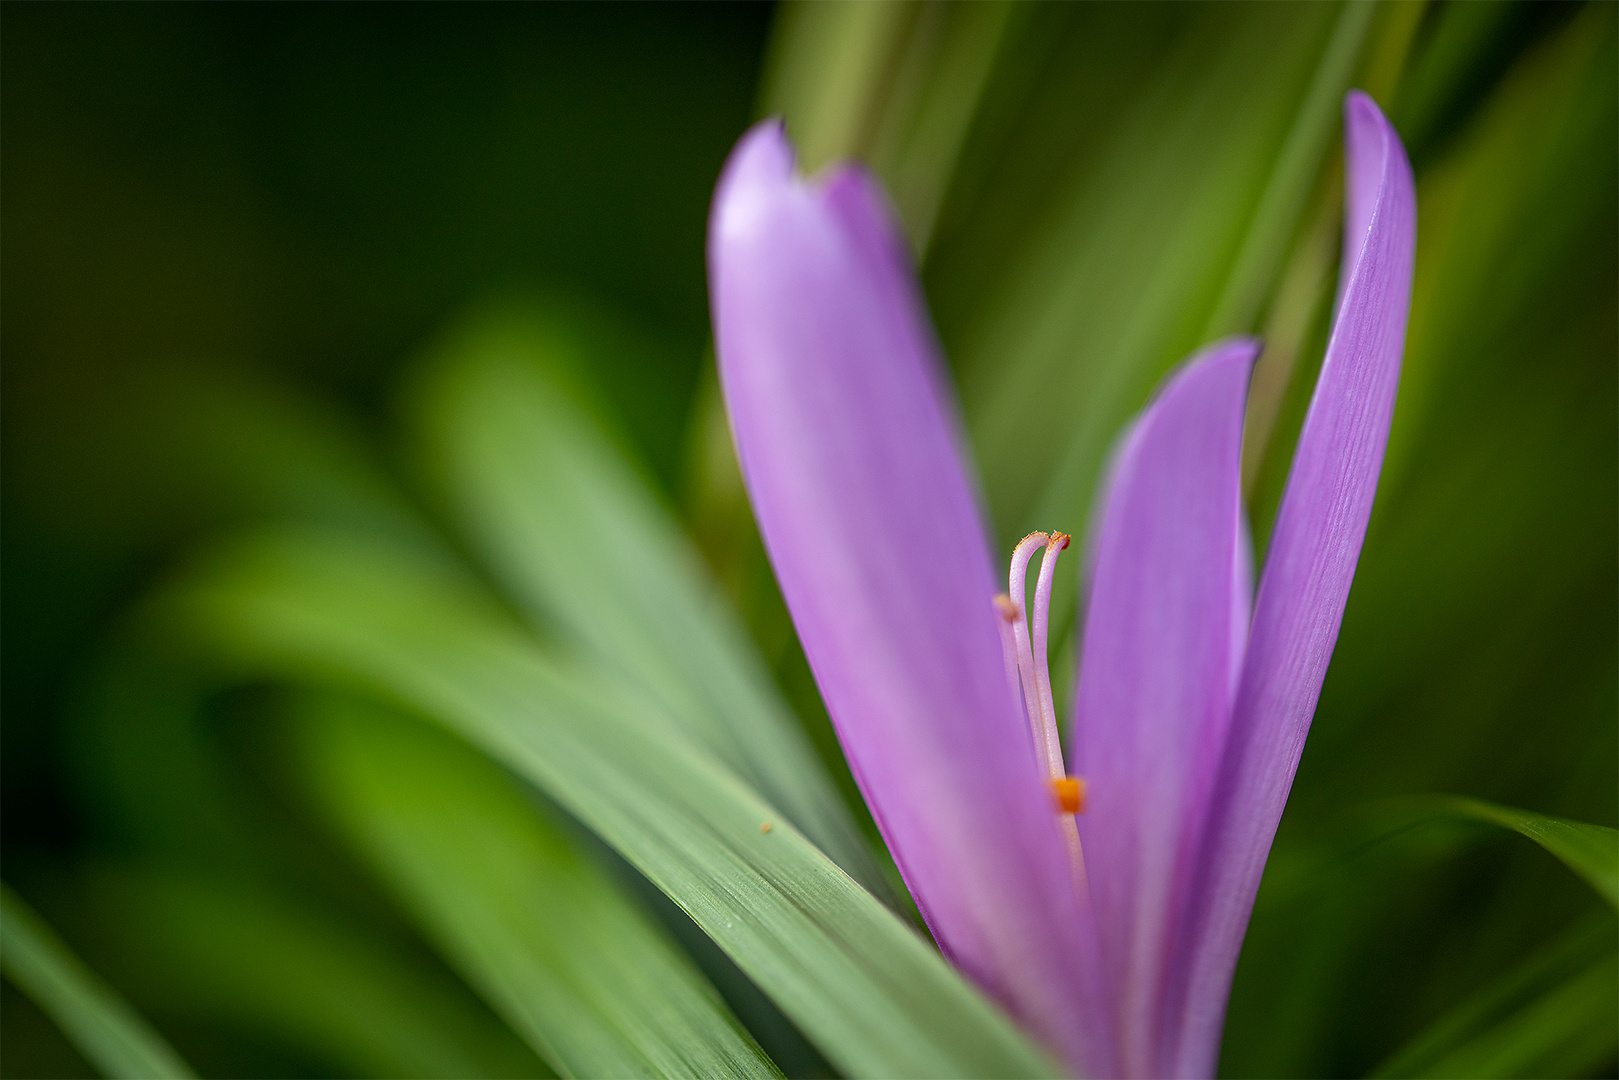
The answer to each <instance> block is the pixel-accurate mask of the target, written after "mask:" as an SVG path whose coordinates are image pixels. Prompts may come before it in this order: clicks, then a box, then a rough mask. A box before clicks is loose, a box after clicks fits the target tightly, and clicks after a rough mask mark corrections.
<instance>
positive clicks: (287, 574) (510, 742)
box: [157, 532, 1054, 1076]
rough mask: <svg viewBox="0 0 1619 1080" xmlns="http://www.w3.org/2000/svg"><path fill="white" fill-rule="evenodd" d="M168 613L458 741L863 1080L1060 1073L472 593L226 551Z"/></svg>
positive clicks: (298, 555) (233, 647) (762, 805)
mask: <svg viewBox="0 0 1619 1080" xmlns="http://www.w3.org/2000/svg"><path fill="white" fill-rule="evenodd" d="M197 575H198V576H196V577H194V578H192V579H191V581H190V584H189V585H182V586H181V587H180V588H178V589H177V590H175V591H173V592H171V593H169V594H168V597H167V601H166V602H160V603H159V605H158V608H157V613H158V617H159V618H163V617H164V616H163V614H162V613H163V612H167V617H168V618H170V619H173V620H174V622H173V623H171V625H172V626H173V628H174V629H175V630H176V631H177V632H179V633H180V634H182V635H183V636H184V637H185V638H186V639H188V640H189V641H191V642H192V643H193V645H194V646H195V647H197V648H200V649H203V650H206V651H208V652H211V653H212V654H213V655H214V656H215V657H216V658H217V660H219V661H220V662H223V663H226V664H231V665H234V666H235V667H236V668H237V672H238V674H239V675H240V676H241V677H244V678H246V677H258V678H263V677H278V678H282V679H290V680H292V681H295V682H326V683H336V684H339V685H343V686H347V687H350V688H354V689H359V690H361V691H362V692H369V693H373V694H378V695H380V696H382V697H383V698H384V699H385V700H387V701H390V702H393V703H395V704H398V705H402V706H404V707H406V708H408V709H410V710H411V711H414V712H417V713H420V714H422V715H425V716H428V717H430V718H433V719H435V720H437V721H439V722H441V723H443V724H445V725H446V726H448V727H450V728H451V729H452V730H455V731H457V732H459V733H460V734H461V735H463V736H464V737H465V738H467V739H468V740H469V741H471V742H473V743H474V744H476V745H478V746H479V747H480V748H482V749H483V750H484V751H485V752H486V753H488V754H490V756H492V757H494V758H495V759H496V760H498V761H501V762H502V763H504V764H506V765H507V766H508V767H510V768H511V769H513V770H514V771H515V772H517V773H518V774H519V775H521V776H523V777H525V778H526V779H528V780H531V781H532V782H534V783H535V784H537V785H538V786H539V787H540V788H541V789H542V790H544V791H545V792H546V793H547V794H548V795H550V796H551V797H552V798H554V799H555V800H556V801H557V802H558V803H560V804H561V805H562V806H563V807H564V808H565V809H567V810H568V811H569V812H570V813H572V814H573V815H574V816H575V817H577V818H578V819H579V820H581V821H582V822H584V823H585V824H586V825H587V826H588V827H590V828H591V829H592V830H593V831H595V832H596V833H597V834H598V835H600V836H601V837H602V838H603V839H604V840H606V841H607V842H608V843H609V844H610V845H611V846H613V847H614V848H615V849H617V850H618V851H619V852H620V853H621V854H622V855H624V856H625V858H627V859H628V860H629V861H630V862H631V863H632V864H634V865H635V866H636V867H637V868H638V869H640V870H641V872H642V873H644V874H646V876H647V877H648V878H649V879H650V880H651V881H652V882H653V883H654V884H656V885H657V886H658V887H659V888H661V889H662V890H663V891H664V892H665V893H666V894H668V895H669V896H670V897H671V898H673V899H674V900H675V902H676V903H678V904H679V905H680V906H681V907H682V908H683V909H684V910H685V911H686V913H687V914H688V915H690V916H691V917H692V919H693V920H694V921H695V922H696V923H697V924H698V925H699V926H701V927H702V928H703V930H704V931H705V932H706V933H708V935H709V936H710V937H712V938H713V939H714V940H715V942H717V943H718V944H719V946H720V947H721V948H722V949H724V950H725V951H726V953H727V954H728V955H729V956H730V957H731V958H732V959H733V960H734V961H735V962H736V963H737V965H738V966H739V967H741V968H742V970H743V971H744V972H746V973H747V974H748V975H749V976H750V977H751V978H752V979H753V980H754V982H755V983H757V984H758V986H759V987H760V988H761V989H762V990H764V991H765V993H766V994H768V995H769V996H770V997H771V998H772V1000H774V1001H775V1002H776V1004H777V1005H778V1006H780V1008H781V1009H782V1011H783V1012H784V1013H786V1014H787V1016H788V1017H789V1018H791V1019H792V1020H793V1021H794V1022H795V1023H796V1024H797V1025H798V1026H799V1027H800V1029H801V1030H803V1031H804V1033H805V1034H806V1035H807V1036H808V1037H809V1038H810V1039H811V1041H813V1042H814V1043H815V1044H816V1045H817V1047H818V1048H819V1049H820V1050H821V1051H822V1052H823V1053H824V1054H826V1056H827V1058H828V1059H829V1060H830V1061H831V1062H832V1063H833V1064H834V1065H835V1066H837V1067H838V1068H839V1069H840V1070H842V1071H844V1072H845V1073H847V1074H849V1075H851V1076H894V1075H928V1076H1034V1075H1047V1074H1051V1073H1052V1072H1053V1071H1054V1068H1053V1066H1052V1064H1051V1063H1050V1061H1049V1060H1047V1059H1046V1058H1045V1057H1044V1056H1043V1055H1042V1054H1041V1053H1040V1052H1039V1051H1038V1050H1037V1049H1035V1048H1034V1047H1032V1046H1031V1045H1030V1044H1029V1043H1028V1042H1027V1041H1025V1040H1024V1038H1023V1037H1022V1036H1020V1035H1019V1034H1018V1032H1017V1031H1016V1030H1015V1029H1014V1028H1013V1027H1012V1025H1011V1024H1010V1023H1009V1022H1008V1021H1007V1020H1006V1018H1005V1017H1004V1016H1002V1015H1001V1014H1000V1013H999V1012H998V1011H997V1010H996V1009H994V1008H993V1007H992V1006H990V1005H989V1004H988V1003H987V1002H986V1001H984V999H983V998H981V997H980V996H979V995H978V994H977V992H976V991H975V990H973V989H972V988H971V987H970V986H969V985H968V984H967V983H966V982H965V981H964V980H963V979H962V978H961V977H960V976H958V975H957V974H956V973H955V972H953V971H952V970H951V969H950V968H949V967H948V965H946V964H945V962H944V960H943V959H942V958H941V957H940V956H939V955H938V953H937V952H936V951H934V950H933V949H932V948H931V947H930V946H928V945H927V944H925V943H924V942H923V941H922V940H921V938H920V937H918V936H917V935H916V934H915V933H914V932H913V931H911V930H910V929H909V928H908V927H907V926H905V925H904V924H903V923H901V922H900V921H899V919H898V918H896V917H895V916H894V915H893V914H892V913H891V912H890V911H888V910H887V909H886V908H884V907H883V906H882V905H881V904H880V903H878V902H877V901H876V900H875V899H874V898H873V897H872V896H871V895H870V894H869V893H867V892H865V891H864V890H863V889H861V888H860V887H859V886H858V885H856V884H855V883H854V882H853V881H852V880H851V879H850V878H848V877H847V876H846V875H845V874H844V873H843V872H842V871H840V870H839V869H837V867H836V866H835V865H834V864H833V863H832V862H831V861H830V860H828V859H827V858H826V857H825V856H824V855H822V854H821V852H820V851H819V850H818V849H817V848H815V846H814V845H812V844H811V843H810V842H809V841H808V840H806V839H805V838H804V836H803V835H802V834H800V833H799V832H798V830H797V829H795V828H793V827H792V826H791V825H790V824H788V823H787V822H786V821H785V820H784V819H782V818H781V817H780V815H779V814H778V812H777V811H776V810H775V809H774V808H773V807H772V806H771V805H770V804H769V803H767V802H765V801H764V800H763V799H761V798H760V797H759V796H758V795H757V794H755V793H754V792H753V791H752V790H751V789H750V788H749V787H748V786H747V785H746V784H744V783H742V782H741V781H740V780H738V779H737V778H736V776H735V775H734V774H733V773H732V772H731V771H730V770H728V769H726V768H725V767H724V766H723V765H721V764H720V763H719V762H717V761H715V760H714V759H713V758H712V757H711V756H709V755H708V754H706V753H704V752H702V751H701V750H699V749H698V748H696V747H694V746H693V745H691V744H690V743H689V742H688V741H687V740H685V739H682V738H678V737H676V736H675V735H674V734H673V733H672V732H671V730H670V728H669V726H668V725H667V724H666V723H664V722H661V721H659V720H656V719H650V718H649V716H648V712H647V709H648V707H649V706H647V705H646V704H645V703H643V702H641V701H639V700H638V699H636V698H635V697H634V696H633V695H632V693H631V692H629V691H628V689H626V688H623V687H621V686H618V685H615V684H616V683H618V682H621V681H622V680H614V679H612V678H610V677H608V678H603V677H602V676H601V674H600V673H599V672H592V671H591V670H590V669H585V668H563V667H560V666H558V665H557V664H555V663H553V662H550V661H548V660H547V659H546V658H545V656H544V655H543V654H542V653H541V652H540V651H539V650H538V649H536V647H535V646H534V644H533V642H532V641H531V640H530V639H529V638H527V637H526V635H524V634H523V633H522V632H521V631H520V630H519V629H517V628H516V627H514V626H512V625H511V623H510V622H509V621H508V619H507V618H506V617H505V616H504V615H503V613H502V612H501V611H500V609H499V608H498V607H496V606H495V605H494V604H493V602H492V601H489V600H487V599H485V598H484V597H483V596H482V594H480V593H479V592H477V591H476V589H475V588H474V587H473V586H472V585H471V584H470V583H469V582H468V580H467V579H466V577H465V576H464V575H463V574H460V573H459V572H457V571H455V570H454V568H453V567H448V566H446V565H445V564H443V563H442V562H432V561H429V560H426V559H423V558H421V557H420V556H419V555H416V554H413V553H410V552H406V551H405V550H403V549H398V548H389V547H386V546H384V545H381V544H378V543H376V542H375V541H367V540H364V539H362V538H358V537H350V536H344V535H341V534H337V533H333V532H327V533H324V534H322V533H313V532H311V533H305V534H301V535H300V534H291V533H285V534H279V535H277V534H267V535H263V536H261V537H259V538H258V539H257V540H249V541H245V542H243V543H242V544H240V545H238V546H236V547H234V548H232V549H229V550H227V551H224V552H222V553H220V554H218V555H217V556H216V558H215V559H214V560H213V561H211V562H210V563H207V564H205V565H204V566H203V567H201V568H200V569H199V570H198V571H197Z"/></svg>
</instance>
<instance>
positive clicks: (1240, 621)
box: [1073, 339, 1259, 1076]
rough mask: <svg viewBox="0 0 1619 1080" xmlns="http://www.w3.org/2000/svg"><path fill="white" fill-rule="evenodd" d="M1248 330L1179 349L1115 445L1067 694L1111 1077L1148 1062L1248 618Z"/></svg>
mask: <svg viewBox="0 0 1619 1080" xmlns="http://www.w3.org/2000/svg"><path fill="white" fill-rule="evenodd" d="M1258 352H1259V346H1258V343H1257V342H1255V341H1253V340H1251V339H1237V340H1233V341H1229V342H1222V343H1221V344H1218V345H1214V346H1211V347H1210V348H1208V349H1207V350H1205V351H1204V352H1202V353H1200V354H1199V355H1197V356H1195V357H1193V358H1192V359H1191V360H1189V361H1188V362H1187V363H1186V364H1185V366H1184V367H1183V368H1182V369H1181V370H1180V371H1179V372H1178V373H1177V374H1176V375H1175V376H1174V377H1173V378H1172V379H1171V380H1170V381H1169V382H1168V383H1167V384H1166V385H1165V386H1164V387H1163V389H1162V390H1161V391H1160V392H1159V394H1158V395H1157V397H1156V399H1155V400H1154V401H1153V402H1152V404H1151V405H1149V406H1148V407H1147V409H1146V410H1145V411H1144V412H1143V413H1142V415H1141V418H1140V419H1139V421H1137V423H1136V424H1135V426H1134V428H1133V430H1132V431H1131V433H1130V436H1129V439H1128V442H1126V443H1125V444H1124V446H1123V448H1122V450H1121V452H1120V454H1119V457H1118V460H1117V464H1116V466H1115V468H1114V472H1113V478H1112V482H1111V485H1110V487H1109V489H1108V494H1107V500H1106V503H1105V507H1104V510H1103V515H1102V520H1101V525H1100V531H1099V532H1098V534H1097V540H1096V566H1095V573H1094V579H1093V585H1092V590H1091V597H1090V605H1089V609H1088V612H1087V615H1086V623H1085V635H1084V639H1083V640H1084V645H1083V652H1082V657H1081V663H1080V676H1079V689H1078V693H1077V695H1076V698H1075V708H1074V731H1073V738H1074V742H1075V750H1076V754H1075V768H1076V771H1078V772H1081V773H1083V774H1084V775H1085V779H1086V782H1087V791H1088V794H1087V802H1088V808H1087V810H1086V812H1085V815H1084V817H1082V818H1081V819H1080V835H1081V837H1082V839H1083V841H1084V847H1085V865H1086V872H1087V876H1088V877H1089V880H1090V884H1091V895H1092V900H1093V903H1094V904H1095V908H1096V919H1097V924H1098V928H1099V931H1100V935H1101V941H1102V951H1103V957H1104V963H1105V965H1106V970H1107V976H1108V985H1109V988H1110V990H1111V997H1112V1000H1113V1002H1114V1009H1115V1013H1116V1024H1117V1030H1118V1038H1117V1045H1118V1048H1119V1055H1120V1057H1119V1060H1118V1061H1117V1062H1116V1063H1115V1067H1114V1068H1113V1069H1112V1070H1110V1071H1111V1072H1112V1073H1113V1074H1115V1075H1121V1076H1158V1075H1160V1074H1161V1072H1160V1063H1159V1061H1158V1059H1157V1053H1158V1046H1159V1033H1158V1031H1157V1021H1158V1016H1159V1008H1158V1007H1159V996H1160V993H1161V992H1162V980H1163V976H1164V972H1165V971H1166V969H1167V967H1168V951H1169V949H1170V948H1171V946H1172V945H1173V943H1174V941H1173V937H1174V931H1175V929H1176V925H1177V922H1178V915H1179V912H1180V907H1181V904H1182V902H1183V898H1184V893H1185V891H1186V887H1187V882H1188V879H1189V877H1190V875H1191V871H1192V867H1193V864H1194V860H1195V858H1196V854H1197V845H1198V843H1199V841H1200V840H1201V836H1202V830H1201V825H1202V820H1203V814H1204V809H1205V806H1206V804H1207V799H1208V793H1209V787H1210V784H1211V783H1212V781H1213V779H1214V775H1215V771H1216V768H1217V767H1218V764H1219V758H1220V752H1221V748H1222V747H1223V745H1224V741H1225V734H1226V728H1227V723H1228V720H1229V718H1230V715H1231V694H1232V671H1233V669H1234V668H1235V666H1236V665H1237V664H1238V663H1239V662H1240V657H1241V655H1242V644H1243V638H1244V637H1245V636H1246V633H1247V629H1248V627H1247V622H1246V615H1247V609H1248V597H1247V593H1246V588H1247V585H1246V582H1245V580H1244V575H1245V566H1246V560H1247V558H1248V554H1247V552H1246V550H1245V539H1244V536H1243V524H1242V421H1243V411H1244V407H1245V404H1246V402H1247V398H1248V378H1249V375H1250V373H1251V371H1252V368H1253V362H1254V358H1255V357H1256V356H1257V355H1258Z"/></svg>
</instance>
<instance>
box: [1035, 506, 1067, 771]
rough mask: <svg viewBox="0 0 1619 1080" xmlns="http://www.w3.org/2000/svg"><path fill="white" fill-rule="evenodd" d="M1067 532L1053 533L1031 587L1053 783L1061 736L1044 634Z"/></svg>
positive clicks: (1059, 760) (1043, 720) (1042, 720)
mask: <svg viewBox="0 0 1619 1080" xmlns="http://www.w3.org/2000/svg"><path fill="white" fill-rule="evenodd" d="M1068 540H1069V537H1068V534H1067V533H1060V532H1054V533H1052V534H1051V540H1050V542H1049V543H1048V544H1046V550H1045V553H1044V554H1043V555H1042V556H1041V557H1040V580H1039V581H1038V582H1036V584H1035V586H1034V641H1033V646H1034V674H1035V686H1036V690H1037V691H1038V693H1039V695H1040V697H1039V702H1040V727H1039V731H1040V732H1041V733H1042V734H1043V735H1044V737H1045V744H1046V745H1045V755H1044V756H1045V762H1046V768H1047V771H1048V772H1049V774H1050V776H1051V779H1052V781H1053V782H1056V781H1058V780H1063V779H1065V778H1066V777H1067V773H1065V772H1064V771H1063V761H1062V738H1061V736H1060V735H1058V733H1057V707H1056V704H1055V703H1054V702H1053V701H1052V697H1051V668H1050V666H1049V664H1048V661H1047V657H1046V636H1047V630H1048V629H1049V627H1050V623H1051V579H1052V578H1053V577H1054V576H1055V575H1056V569H1057V556H1058V555H1061V554H1062V552H1063V549H1064V548H1066V547H1067V546H1068Z"/></svg>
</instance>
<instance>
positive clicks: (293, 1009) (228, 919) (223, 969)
mask: <svg viewBox="0 0 1619 1080" xmlns="http://www.w3.org/2000/svg"><path fill="white" fill-rule="evenodd" d="M61 884H62V886H63V887H64V889H65V891H64V893H63V895H62V896H60V897H58V901H59V906H61V907H62V908H63V909H64V911H65V913H66V914H68V915H71V916H73V917H74V919H75V926H81V927H82V929H83V932H84V933H85V935H86V940H87V942H88V941H90V940H92V939H93V941H94V943H95V945H96V949H95V955H96V956H97V958H98V960H99V961H100V962H101V963H103V964H104V965H105V967H106V969H107V970H108V971H109V972H112V973H114V974H115V975H116V976H117V977H118V978H119V980H120V983H121V985H123V986H125V987H127V988H128V990H129V993H130V994H131V996H132V997H134V998H135V999H136V1000H137V1001H140V1002H141V1003H142V1005H143V1007H145V1008H148V1009H150V1010H151V1011H153V1012H157V1013H162V1014H163V1015H165V1016H174V1017H176V1018H181V1019H185V1020H187V1021H190V1022H194V1023H202V1024H206V1025H209V1026H212V1027H217V1028H223V1029H225V1030H227V1031H234V1032H238V1033H242V1034H246V1035H248V1036H250V1037H252V1038H256V1039H259V1040H263V1041H264V1042H267V1043H268V1044H269V1045H272V1046H279V1047H283V1048H285V1049H287V1050H290V1051H291V1052H292V1053H293V1054H294V1055H296V1056H297V1057H298V1058H299V1059H301V1060H304V1061H307V1062H309V1063H310V1064H311V1065H313V1066H314V1067H316V1068H318V1069H321V1070H331V1071H333V1072H337V1073H342V1074H350V1075H356V1076H389V1077H450V1076H464V1077H485V1076H533V1075H537V1074H538V1075H544V1074H545V1073H546V1072H547V1070H546V1068H545V1065H544V1063H543V1062H542V1061H540V1060H539V1059H538V1058H537V1057H535V1056H534V1055H533V1054H532V1053H531V1052H530V1051H529V1050H528V1048H527V1047H525V1046H524V1045H523V1043H522V1042H521V1041H520V1040H519V1039H518V1038H517V1037H516V1036H515V1035H514V1034H513V1033H512V1032H511V1031H510V1030H508V1029H507V1028H506V1027H505V1026H504V1025H503V1024H502V1023H501V1022H500V1021H499V1020H497V1019H496V1018H495V1017H494V1016H492V1015H490V1013H489V1012H488V1011H487V1010H485V1009H484V1008H483V1007H482V1005H481V1003H480V1002H479V1001H478V1000H477V999H476V998H475V997H473V995H472V994H470V993H469V992H468V991H467V990H466V989H465V988H464V987H461V986H459V985H457V984H456V982H455V981H454V979H453V978H449V977H446V976H447V973H445V972H443V971H442V969H434V968H431V967H428V966H427V965H425V964H424V963H423V962H422V961H421V960H420V959H417V958H416V957H414V956H412V955H411V954H410V952H409V951H408V949H404V948H401V945H402V943H401V942H400V941H399V940H397V939H391V938H389V937H387V936H385V935H382V934H379V933H377V932H376V931H374V930H373V929H371V928H370V927H368V926H367V925H366V924H364V923H362V922H358V921H355V920H353V919H350V918H344V917H342V916H339V915H336V914H335V913H333V912H332V911H330V910H329V909H328V908H326V907H324V906H321V905H316V904H312V903H309V902H308V901H305V900H295V899H292V898H289V897H286V896H283V895H282V894H280V893H279V892H277V891H275V890H274V889H272V888H270V887H267V886H265V885H263V884H262V883H260V882H256V881H249V880H247V879H243V878H237V877H234V876H227V875H220V874H216V873H212V872H207V871H199V870H182V869H179V868H171V867H157V866H137V865H122V864H107V863H95V864H89V865H86V866H83V867H81V868H80V870H79V871H78V872H76V873H75V874H74V875H73V876H72V877H71V878H69V879H67V880H66V881H64V882H62V883H61ZM87 948H88V945H87Z"/></svg>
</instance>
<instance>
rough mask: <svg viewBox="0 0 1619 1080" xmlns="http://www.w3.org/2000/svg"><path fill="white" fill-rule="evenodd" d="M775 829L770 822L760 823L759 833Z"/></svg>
mask: <svg viewBox="0 0 1619 1080" xmlns="http://www.w3.org/2000/svg"><path fill="white" fill-rule="evenodd" d="M773 828H775V826H774V825H772V824H770V822H768V821H761V822H759V831H760V832H769V831H770V830H771V829H773Z"/></svg>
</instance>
